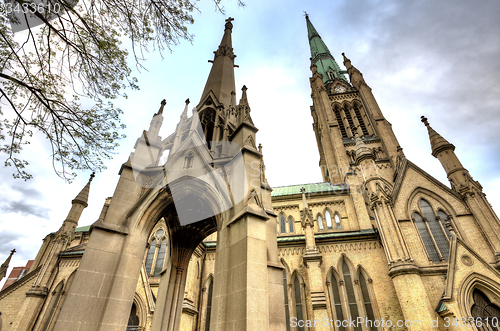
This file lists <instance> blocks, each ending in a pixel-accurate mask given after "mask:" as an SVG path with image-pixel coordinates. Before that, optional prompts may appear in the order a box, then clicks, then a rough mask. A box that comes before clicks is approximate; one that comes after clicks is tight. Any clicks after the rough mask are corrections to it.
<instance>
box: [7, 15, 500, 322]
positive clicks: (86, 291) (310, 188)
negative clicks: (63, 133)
mask: <svg viewBox="0 0 500 331" xmlns="http://www.w3.org/2000/svg"><path fill="white" fill-rule="evenodd" d="M232 21H233V20H232V19H231V18H229V19H227V20H226V23H225V27H224V34H223V37H222V40H221V43H220V45H219V46H218V49H217V50H216V51H215V52H214V59H213V61H211V62H212V68H211V71H210V74H209V76H208V79H207V83H206V85H205V88H204V90H203V91H202V93H201V98H200V101H199V102H198V103H197V104H196V105H195V107H194V108H192V113H191V114H189V109H190V106H189V105H190V100H189V99H188V100H186V106H185V109H184V110H183V111H182V112H181V111H179V113H180V119H179V123H178V125H177V129H176V130H175V132H173V133H172V134H171V135H170V136H168V137H167V138H162V137H160V136H159V135H158V134H159V131H160V128H161V125H162V122H163V118H164V117H163V109H164V106H165V100H163V101H162V102H161V105H160V108H159V110H158V111H157V112H156V113H154V114H153V117H152V120H151V125H150V127H149V129H148V130H145V131H144V132H143V133H142V135H141V136H140V137H139V138H138V139H137V143H136V145H135V147H134V148H135V150H134V151H133V152H132V153H131V154H130V156H129V158H128V160H127V161H126V162H125V163H124V164H123V165H122V167H121V169H120V171H119V174H120V179H119V182H118V184H117V187H116V190H115V192H114V194H113V196H112V197H110V198H108V199H107V200H106V201H105V203H104V206H103V208H102V212H101V214H100V215H99V216H98V215H95V216H96V217H97V216H98V220H97V221H95V222H94V223H93V224H92V225H89V226H81V225H82V224H81V223H83V224H86V222H82V220H80V216H81V214H82V212H83V210H84V209H85V208H86V207H87V203H88V197H89V194H92V189H91V181H92V178H93V176H94V175H92V176H91V178H90V180H89V182H88V183H87V185H86V186H85V187H84V188H83V190H82V191H81V192H80V193H79V194H77V196H76V197H75V199H73V200H72V207H71V209H70V211H69V213H68V216H67V218H66V220H64V222H62V226H61V228H60V229H59V230H58V231H57V232H54V233H50V234H48V235H47V236H46V237H45V239H44V241H43V244H42V246H41V247H40V250H39V252H38V254H37V256H36V257H35V258H34V261H33V262H32V263H31V264H30V265H29V267H28V266H27V267H26V271H25V272H24V273H23V276H22V277H18V278H16V279H13V281H12V282H11V283H12V284H10V285H9V286H6V287H5V288H4V289H2V291H0V312H1V315H0V330H1V331H52V330H55V331H69V330H75V331H77V330H78V331H91V330H92V331H97V330H102V331H104V330H106V331H115V330H116V331H118V330H120V331H124V330H127V331H133V330H141V331H150V330H151V331H256V330H259V331H313V330H314V331H323V330H325V331H326V330H328V331H387V330H440V331H445V330H450V331H458V330H460V331H465V330H470V331H472V330H500V325H499V324H500V321H499V319H500V253H499V252H500V219H499V218H498V216H497V215H496V214H495V212H494V211H493V209H492V207H491V205H490V203H489V202H488V200H487V199H486V197H485V194H484V193H483V190H482V186H481V185H480V183H479V182H477V181H475V180H474V179H473V178H472V176H471V174H469V172H468V171H467V169H466V168H465V167H464V166H463V165H462V164H461V162H460V160H459V158H458V157H457V156H456V154H455V152H454V151H455V146H454V145H453V144H451V143H450V142H448V141H447V140H446V139H445V138H444V137H442V136H441V135H440V134H439V133H437V132H436V131H435V130H434V128H433V127H431V124H430V123H429V120H428V119H427V118H425V117H422V122H423V125H425V127H426V128H427V131H428V138H429V140H430V149H429V151H430V152H431V153H432V155H433V156H434V157H435V158H437V159H438V161H439V162H440V163H441V166H442V167H443V170H444V171H445V172H446V174H447V176H448V180H449V183H441V182H440V181H438V180H436V179H435V178H433V177H432V176H430V175H429V174H427V173H426V172H425V171H424V170H422V169H421V168H419V166H418V165H417V164H415V163H413V162H412V161H410V160H408V159H407V158H406V157H405V154H404V152H403V148H402V147H401V146H400V144H399V143H398V140H397V138H396V136H395V134H394V132H393V130H392V127H391V124H390V123H389V121H388V120H387V119H386V118H385V117H384V114H383V112H382V110H381V109H380V108H379V106H378V104H377V101H376V99H375V96H374V95H373V94H372V90H371V88H370V86H369V85H368V81H369V77H366V79H367V80H366V81H365V77H363V74H362V73H361V71H360V70H359V69H358V68H356V67H355V66H354V64H353V63H352V62H351V60H350V59H349V57H348V55H346V54H344V53H342V57H343V65H344V67H345V70H344V69H343V68H341V67H340V66H339V64H338V62H337V61H336V60H335V58H334V57H333V56H332V54H331V53H330V51H329V49H328V47H327V46H326V45H325V44H324V42H323V41H322V39H321V37H320V35H319V33H318V32H317V31H316V29H315V28H314V26H313V24H312V23H311V21H310V19H309V17H308V16H307V15H306V25H307V36H308V42H309V45H310V50H311V54H310V57H311V66H310V70H311V77H310V78H309V81H310V86H311V92H310V93H311V98H312V106H311V107H310V112H311V116H312V120H313V129H314V133H315V136H316V140H317V147H318V150H319V155H320V159H319V168H320V169H319V171H321V173H322V177H323V181H322V182H320V183H304V184H301V183H293V176H291V178H292V180H291V181H292V182H291V183H290V185H289V186H282V187H271V186H270V183H271V184H272V178H269V182H268V179H267V178H266V175H265V163H264V160H265V153H264V151H263V148H262V146H261V145H260V144H258V140H257V135H256V133H257V131H258V129H257V125H258V123H254V122H253V120H252V117H251V108H250V104H251V97H250V96H248V95H247V89H246V87H245V86H243V87H242V88H241V91H242V92H241V96H240V99H239V102H237V98H236V87H235V80H234V58H235V57H236V55H235V54H234V52H233V47H232V40H231V33H232V29H233V23H232ZM303 42H304V43H305V42H306V40H305V38H304V41H303ZM241 51H242V52H244V51H245V50H244V49H243V50H241ZM302 56H303V57H307V56H309V54H303V55H302ZM349 56H352V55H351V54H349ZM304 93H309V91H304ZM253 111H255V112H260V111H262V110H260V109H253ZM420 139H427V137H420ZM165 152H168V158H167V161H166V162H160V159H161V160H164V159H165V158H164V157H162V155H165V154H164V153H165ZM436 166H438V162H436ZM311 171H313V170H311ZM315 171H317V170H315ZM87 224H88V223H87ZM79 225H80V226H79ZM28 268H29V269H28Z"/></svg>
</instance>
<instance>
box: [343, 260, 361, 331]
mask: <svg viewBox="0 0 500 331" xmlns="http://www.w3.org/2000/svg"><path fill="white" fill-rule="evenodd" d="M342 273H343V275H344V285H345V291H346V294H347V302H348V304H349V311H350V312H351V319H352V320H354V321H355V320H357V319H358V317H359V310H358V304H357V302H356V295H355V294H354V285H353V281H352V277H351V271H350V270H349V266H348V265H347V263H346V262H345V261H344V262H342ZM354 330H355V331H361V326H360V325H358V324H356V325H355V326H354Z"/></svg>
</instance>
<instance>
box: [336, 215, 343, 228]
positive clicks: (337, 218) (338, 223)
mask: <svg viewBox="0 0 500 331" xmlns="http://www.w3.org/2000/svg"><path fill="white" fill-rule="evenodd" d="M335 224H336V225H337V229H342V226H341V225H340V217H339V214H335Z"/></svg>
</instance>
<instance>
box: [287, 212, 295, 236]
mask: <svg viewBox="0 0 500 331" xmlns="http://www.w3.org/2000/svg"><path fill="white" fill-rule="evenodd" d="M288 230H289V231H290V233H293V232H294V231H293V217H292V216H290V217H289V218H288Z"/></svg>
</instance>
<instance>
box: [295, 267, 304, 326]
mask: <svg viewBox="0 0 500 331" xmlns="http://www.w3.org/2000/svg"><path fill="white" fill-rule="evenodd" d="M293 293H294V297H295V312H296V313H297V321H304V311H303V308H302V295H301V289H300V281H299V278H298V277H297V276H295V279H294V280H293ZM304 323H305V321H304ZM304 323H300V324H301V325H302V327H301V326H300V325H299V326H297V330H298V331H304Z"/></svg>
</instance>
